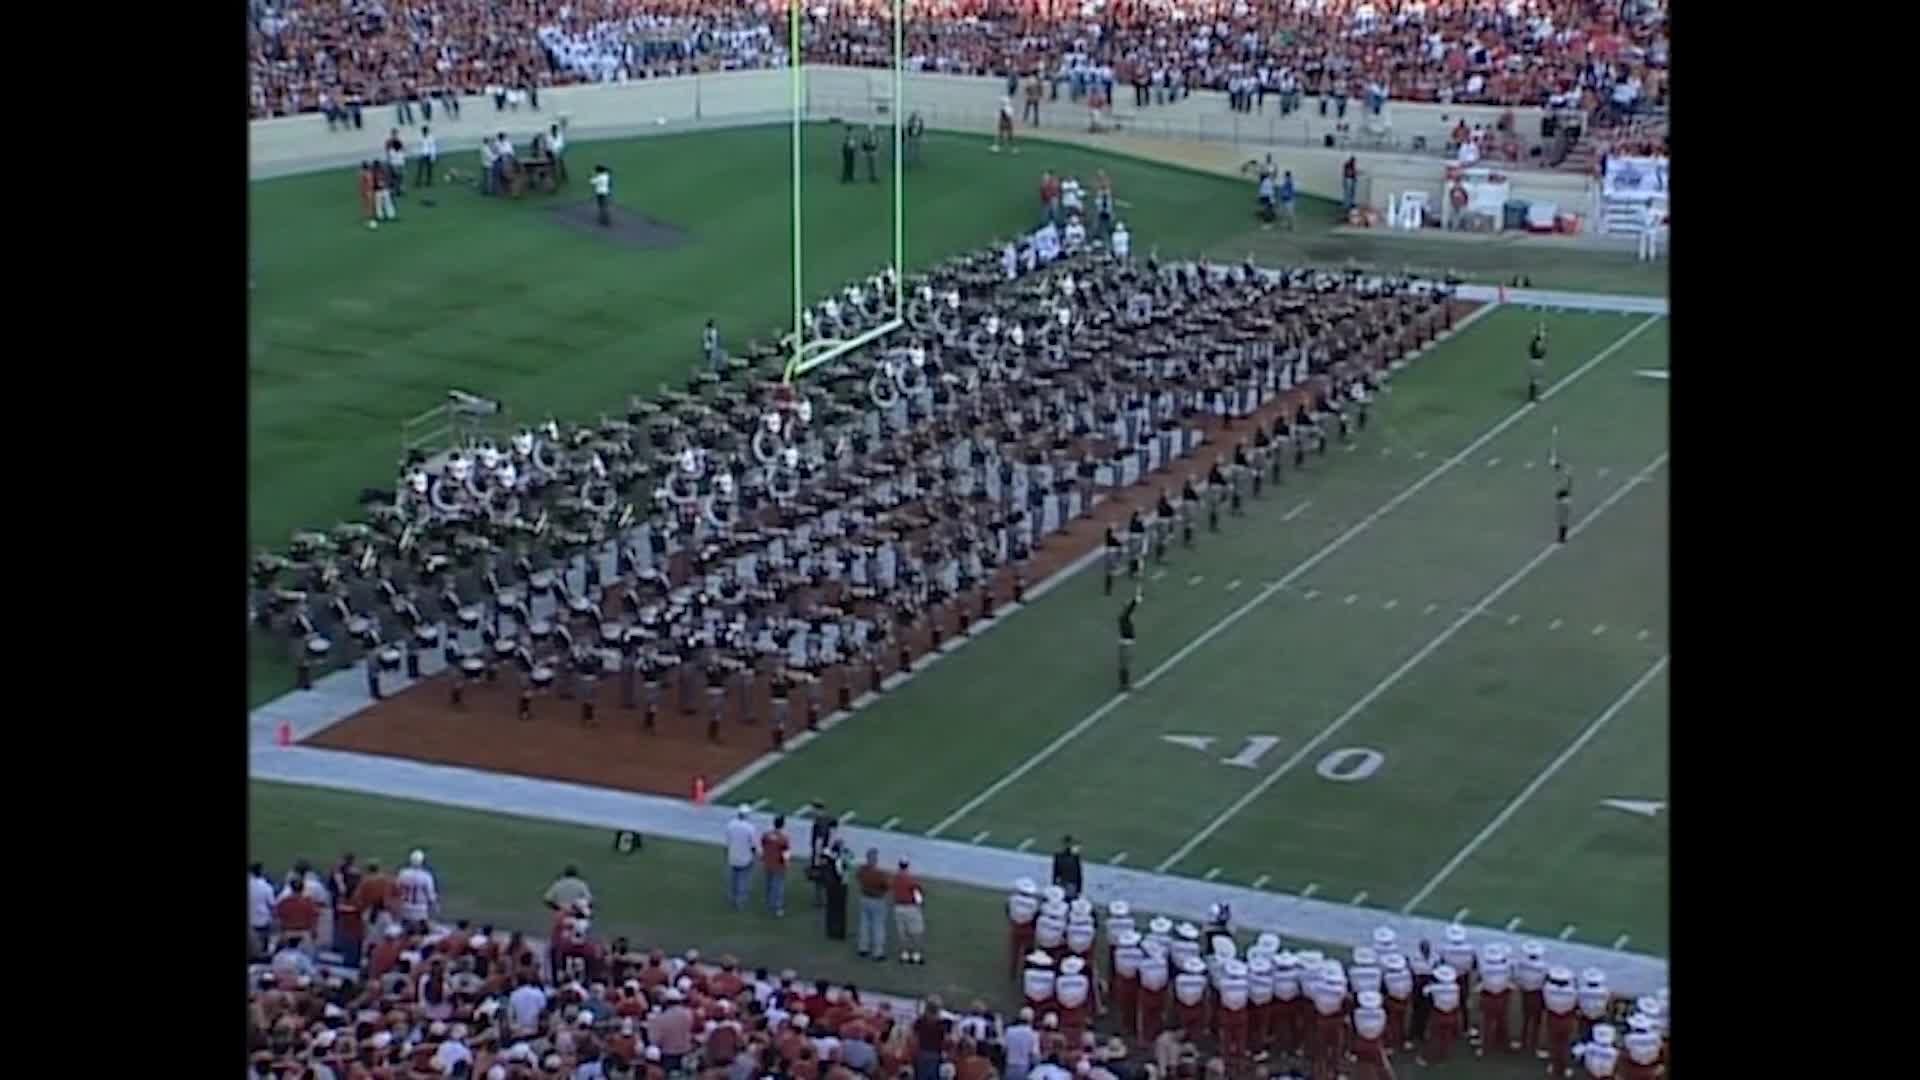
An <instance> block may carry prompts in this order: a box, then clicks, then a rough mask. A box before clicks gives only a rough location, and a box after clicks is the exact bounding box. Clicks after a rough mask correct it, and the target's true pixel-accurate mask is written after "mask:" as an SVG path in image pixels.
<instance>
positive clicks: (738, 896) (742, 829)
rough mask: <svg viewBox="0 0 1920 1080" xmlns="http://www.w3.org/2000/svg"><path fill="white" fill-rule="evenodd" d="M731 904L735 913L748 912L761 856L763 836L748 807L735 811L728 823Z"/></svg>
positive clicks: (729, 899)
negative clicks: (755, 826)
mask: <svg viewBox="0 0 1920 1080" xmlns="http://www.w3.org/2000/svg"><path fill="white" fill-rule="evenodd" d="M726 846H727V904H728V906H730V907H732V908H733V910H735V911H745V910H746V909H747V887H748V886H750V885H752V884H753V864H754V860H755V858H756V857H757V856H758V855H759V854H760V834H759V832H758V830H756V829H755V828H754V827H753V820H752V819H751V817H749V815H748V811H747V808H746V807H744V806H742V807H740V808H738V809H736V810H735V811H734V812H733V819H732V820H730V821H728V822H727V830H726Z"/></svg>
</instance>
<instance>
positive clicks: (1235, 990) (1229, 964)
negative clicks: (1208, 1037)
mask: <svg viewBox="0 0 1920 1080" xmlns="http://www.w3.org/2000/svg"><path fill="white" fill-rule="evenodd" d="M1247 983H1248V971H1247V965H1246V963H1245V962H1244V961H1240V960H1226V961H1223V962H1222V963H1221V965H1220V975H1219V978H1218V980H1217V985H1216V992H1217V993H1218V994H1219V997H1220V1011H1219V1014H1218V1016H1217V1018H1216V1023H1217V1024H1218V1026H1219V1028H1220V1054H1221V1056H1222V1057H1224V1058H1226V1059H1227V1067H1228V1069H1230V1070H1233V1071H1236V1072H1237V1071H1238V1069H1239V1067H1240V1066H1241V1065H1242V1064H1243V1063H1244V1062H1245V1060H1246V1057H1247V1026H1248V1022H1249V1017H1248V1016H1247V997H1248V985H1247Z"/></svg>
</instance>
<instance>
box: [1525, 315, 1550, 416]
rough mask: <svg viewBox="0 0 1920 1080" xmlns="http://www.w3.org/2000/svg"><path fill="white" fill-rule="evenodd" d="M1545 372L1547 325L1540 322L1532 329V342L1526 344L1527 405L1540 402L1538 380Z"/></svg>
mask: <svg viewBox="0 0 1920 1080" xmlns="http://www.w3.org/2000/svg"><path fill="white" fill-rule="evenodd" d="M1546 371H1547V324H1546V322H1545V321H1542V322H1541V323H1540V325H1539V326H1537V327H1535V328H1534V331H1533V340H1532V341H1529V342H1527V403H1528V404H1533V403H1534V402H1537V401H1539V400H1540V378H1541V376H1543V375H1545V374H1546Z"/></svg>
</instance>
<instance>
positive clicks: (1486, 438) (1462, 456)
mask: <svg viewBox="0 0 1920 1080" xmlns="http://www.w3.org/2000/svg"><path fill="white" fill-rule="evenodd" d="M1482 310H1486V309H1482ZM1659 321H1660V317H1659V316H1653V317H1650V318H1648V319H1646V320H1645V321H1643V322H1641V323H1640V324H1638V325H1637V326H1635V327H1634V328H1633V329H1631V330H1629V331H1627V332H1626V333H1625V334H1623V335H1622V336H1621V337H1620V338H1619V340H1617V341H1615V342H1614V343H1613V344H1611V345H1608V346H1607V347H1606V348H1604V349H1601V350H1600V351H1599V352H1597V353H1595V354H1594V355H1593V357H1592V358H1591V359H1589V360H1588V361H1587V362H1586V363H1584V364H1581V365H1580V366H1579V367H1577V368H1574V369H1573V370H1572V371H1569V372H1567V374H1566V376H1565V377H1564V378H1562V379H1561V380H1560V381H1559V382H1556V383H1554V384H1553V385H1552V386H1550V387H1548V388H1547V391H1546V393H1545V394H1543V395H1541V400H1543V401H1544V400H1546V399H1548V398H1551V397H1553V396H1554V395H1555V394H1557V393H1559V392H1560V391H1562V390H1564V389H1566V388H1567V387H1569V386H1571V385H1573V383H1574V381H1575V380H1577V379H1579V378H1580V377H1581V376H1583V375H1585V374H1586V373H1587V372H1589V371H1592V370H1593V369H1594V368H1596V367H1598V366H1599V365H1600V364H1601V363H1602V362H1604V361H1605V360H1606V359H1607V358H1608V357H1610V356H1612V355H1613V354H1614V353H1617V352H1619V351H1620V350H1621V349H1623V348H1625V347H1626V346H1627V345H1628V344H1629V343H1631V342H1632V341H1633V340H1634V339H1635V338H1637V337H1639V336H1640V335H1641V334H1642V333H1644V332H1645V331H1646V330H1647V328H1648V327H1650V326H1652V325H1653V324H1655V323H1657V322H1659ZM1532 411H1533V406H1532V405H1523V406H1521V407H1520V408H1518V409H1516V410H1514V411H1513V412H1511V413H1508V414H1507V416H1506V418H1505V419H1503V420H1501V421H1500V422H1499V423H1497V424H1495V425H1493V426H1492V427H1490V428H1488V429H1487V430H1486V431H1483V432H1481V433H1480V434H1479V435H1478V436H1476V437H1475V438H1474V440H1473V441H1472V442H1470V443H1468V444H1467V445H1466V446H1465V447H1463V448H1461V449H1460V450H1459V451H1458V452H1457V453H1455V454H1454V455H1453V456H1452V457H1449V458H1447V459H1446V460H1445V461H1442V462H1441V463H1440V464H1438V465H1436V466H1434V467H1433V469H1432V470H1430V471H1429V472H1428V473H1427V474H1426V475H1425V476H1422V477H1421V478H1420V479H1418V480H1415V481H1414V482H1413V483H1412V484H1410V485H1408V486H1407V487H1406V488H1405V489H1404V490H1402V491H1401V492H1400V493H1399V494H1398V495H1395V496H1394V497H1393V498H1391V499H1388V500H1387V501H1386V502H1385V503H1382V504H1381V505H1380V506H1379V508H1377V509H1375V510H1374V511H1373V512H1372V513H1370V514H1368V515H1367V516H1366V517H1363V518H1361V519H1360V520H1359V521H1357V522H1355V523H1353V524H1352V525H1351V526H1349V527H1348V528H1347V529H1346V531H1344V532H1342V533H1341V534H1340V535H1339V536H1336V537H1334V538H1333V539H1332V540H1329V541H1328V542H1327V544H1326V546H1324V547H1322V548H1321V549H1320V550H1318V551H1316V552H1314V553H1313V554H1312V555H1309V556H1307V557H1306V558H1305V559H1304V560H1302V561H1301V562H1300V563H1299V564H1298V565H1296V566H1295V567H1294V568H1293V569H1292V570H1289V571H1287V573H1286V576H1284V577H1282V578H1281V579H1280V580H1279V581H1276V582H1274V583H1273V584H1271V585H1269V586H1267V587H1266V588H1264V589H1261V590H1260V591H1259V592H1257V593H1254V594H1253V596H1252V597H1250V598H1249V599H1248V600H1247V601H1246V602H1245V603H1243V604H1241V605H1240V606H1239V607H1237V608H1234V609H1233V610H1232V611H1230V612H1228V613H1227V614H1226V616H1225V617H1224V618H1222V619H1220V621H1218V622H1216V623H1214V624H1213V625H1212V626H1210V627H1208V628H1207V629H1206V630H1205V631H1203V632H1202V633H1201V634H1200V636H1199V637H1196V638H1194V639H1193V640H1192V641H1190V642H1188V643H1187V644H1186V645H1184V646H1182V647H1181V648H1180V649H1179V650H1178V651H1176V652H1175V653H1174V654H1173V655H1172V656H1169V657H1167V658H1166V659H1165V660H1162V661H1161V662H1160V664H1159V666H1157V667H1155V668H1154V669H1153V670H1152V671H1149V672H1147V673H1146V675H1145V676H1143V677H1142V678H1141V679H1140V681H1139V682H1137V683H1135V684H1134V691H1135V692H1138V691H1140V690H1144V689H1146V688H1147V687H1148V686H1151V685H1152V684H1153V683H1154V682H1155V681H1157V680H1158V679H1159V678H1160V676H1162V675H1164V674H1166V673H1167V672H1169V671H1171V670H1173V669H1174V667H1176V666H1177V665H1178V664H1179V663H1180V662H1181V661H1182V660H1185V659H1186V658H1187V657H1189V656H1192V655H1193V654H1194V653H1196V652H1198V651H1199V650H1200V649H1201V648H1203V647H1204V646H1205V645H1206V644H1207V642H1209V641H1212V640H1213V639H1214V638H1216V637H1219V636H1220V635H1221V634H1224V633H1226V632H1227V631H1228V630H1229V629H1231V628H1232V627H1233V625H1234V624H1235V623H1237V622H1239V621H1240V620H1241V619H1243V618H1245V617H1246V616H1247V614H1248V613H1249V612H1251V611H1252V610H1253V609H1255V608H1257V607H1259V606H1260V605H1261V604H1264V603H1266V602H1267V600H1268V599H1270V598H1271V597H1272V596H1273V595H1274V594H1275V593H1277V592H1279V591H1280V590H1281V589H1284V588H1286V587H1287V586H1289V585H1291V584H1293V583H1294V582H1296V581H1298V580H1300V579H1301V578H1302V577H1304V576H1305V575H1306V574H1308V573H1310V572H1312V570H1313V568H1314V567H1316V566H1319V565H1320V564H1321V563H1323V562H1325V561H1326V560H1327V559H1328V558H1330V557H1332V555H1333V554H1334V553H1335V552H1337V551H1339V550H1340V549H1341V548H1344V547H1346V546H1347V545H1348V544H1349V543H1351V542H1353V539H1354V538H1355V537H1357V536H1359V535H1360V534H1361V533H1364V532H1366V531H1367V530H1368V529H1371V528H1373V526H1374V523H1375V522H1377V521H1379V520H1380V519H1381V518H1383V517H1385V516H1387V515H1388V514H1390V513H1392V512H1393V511H1394V510H1395V509H1397V508H1399V506H1400V505H1401V504H1402V503H1405V502H1406V501H1407V500H1408V499H1411V498H1413V497H1414V496H1415V495H1418V494H1420V493H1421V492H1422V491H1425V490H1426V489H1427V488H1428V487H1429V486H1430V485H1432V484H1433V482H1434V481H1436V480H1438V479H1440V478H1441V477H1442V476H1445V475H1446V474H1447V473H1449V472H1452V471H1453V470H1454V469H1455V468H1456V467H1458V466H1459V464H1460V463H1461V462H1463V461H1467V460H1470V459H1471V458H1472V457H1473V456H1474V454H1476V453H1478V452H1479V451H1480V449H1481V448H1482V447H1484V446H1486V445H1487V444H1488V443H1490V442H1492V441H1493V440H1495V439H1497V438H1499V437H1500V436H1501V435H1502V434H1503V433H1505V432H1506V430H1507V429H1508V428H1511V427H1512V426H1514V425H1515V424H1517V423H1519V422H1520V421H1521V420H1522V419H1523V418H1525V417H1527V416H1528V415H1530V414H1531V413H1532ZM1093 554H1098V553H1097V552H1096V553H1093ZM1129 696H1130V695H1128V694H1115V695H1114V696H1113V697H1111V698H1108V699H1107V703H1106V704H1104V705H1102V706H1100V707H1099V708H1097V709H1095V710H1093V711H1092V712H1090V713H1088V714H1087V715H1086V716H1084V717H1082V718H1081V719H1080V720H1079V721H1078V722H1076V723H1075V724H1074V725H1073V726H1072V727H1070V728H1068V729H1067V730H1065V731H1063V732H1061V733H1060V734H1059V735H1057V736H1055V737H1054V739H1053V741H1052V742H1049V743H1048V744H1047V745H1045V746H1043V747H1041V748H1040V750H1039V752H1037V753H1035V754H1034V755H1033V756H1031V757H1029V758H1027V760H1025V761H1023V762H1021V763H1020V764H1018V765H1016V766H1014V767H1013V768H1012V769H1009V770H1008V771H1007V772H1006V773H1004V774H1002V775H1001V776H1000V778H999V779H997V780H995V781H994V782H993V783H991V784H989V785H987V786H986V788H985V789H983V790H982V791H980V792H979V793H978V794H976V795H974V796H973V797H972V798H970V799H968V800H967V801H966V802H964V803H962V804H960V807H959V808H958V809H956V810H954V812H953V813H951V814H948V815H947V816H946V817H944V818H942V819H940V821H938V822H936V823H935V824H934V826H933V828H931V829H929V830H927V835H928V836H939V835H940V834H941V833H943V832H945V831H947V829H949V828H951V827H952V826H953V825H954V824H955V823H956V822H958V821H960V819H962V818H964V817H966V816H967V815H968V814H971V813H973V812H974V811H975V810H976V809H978V808H979V807H981V806H983V805H985V803H986V802H987V800H989V799H991V798H993V797H994V796H996V795H998V794H1000V793H1001V792H1002V791H1005V790H1006V789H1007V788H1009V787H1011V786H1013V785H1014V784H1016V783H1018V782H1019V781H1020V779H1021V778H1022V777H1024V776H1026V775H1027V774H1028V773H1030V772H1032V771H1033V770H1035V769H1037V768H1039V767H1040V766H1041V765H1043V764H1045V763H1046V762H1048V761H1049V760H1051V759H1052V758H1053V756H1054V755H1055V754H1057V753H1059V752H1060V751H1061V750H1062V749H1063V748H1064V747H1065V746H1066V745H1067V744H1068V743H1070V742H1072V741H1073V740H1075V739H1077V738H1079V737H1080V736H1081V734H1082V733H1084V732H1086V731H1087V730H1088V729H1089V728H1091V727H1093V726H1094V725H1095V724H1098V723H1099V722H1100V721H1102V720H1104V719H1106V717H1107V714H1109V713H1111V712H1113V711H1114V710H1115V709H1117V708H1119V707H1120V705H1121V703H1122V702H1124V701H1126V700H1127V698H1128V697H1129Z"/></svg>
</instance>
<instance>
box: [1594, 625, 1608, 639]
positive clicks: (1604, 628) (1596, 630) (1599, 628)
mask: <svg viewBox="0 0 1920 1080" xmlns="http://www.w3.org/2000/svg"><path fill="white" fill-rule="evenodd" d="M1606 632H1607V624H1606V623H1600V624H1598V625H1596V626H1595V627H1594V628H1593V636H1594V637H1599V636H1600V635H1601V634H1604V633H1606Z"/></svg>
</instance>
